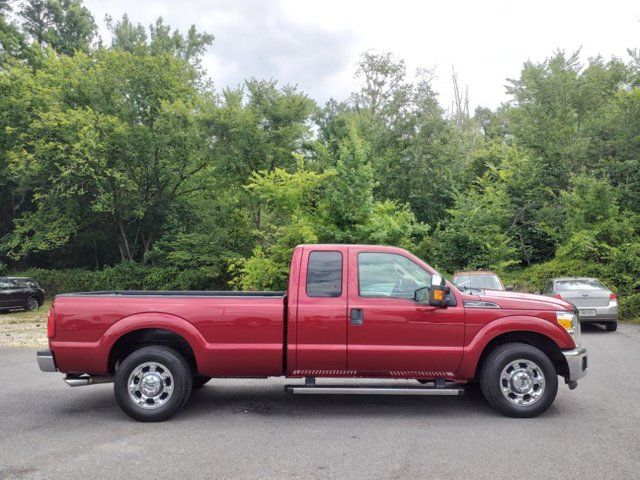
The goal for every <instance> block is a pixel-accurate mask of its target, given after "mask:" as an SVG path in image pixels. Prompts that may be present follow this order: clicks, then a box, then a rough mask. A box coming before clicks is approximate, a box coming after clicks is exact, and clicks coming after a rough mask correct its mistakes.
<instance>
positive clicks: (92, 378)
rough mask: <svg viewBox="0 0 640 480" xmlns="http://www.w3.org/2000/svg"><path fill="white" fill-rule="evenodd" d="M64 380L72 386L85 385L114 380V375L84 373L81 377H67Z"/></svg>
mask: <svg viewBox="0 0 640 480" xmlns="http://www.w3.org/2000/svg"><path fill="white" fill-rule="evenodd" d="M64 381H65V382H66V384H67V385H69V386H70V387H84V386H85V385H95V384H98V383H111V382H113V375H83V376H80V377H69V376H67V377H65V379H64Z"/></svg>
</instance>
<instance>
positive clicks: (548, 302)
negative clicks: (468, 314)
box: [462, 290, 573, 311]
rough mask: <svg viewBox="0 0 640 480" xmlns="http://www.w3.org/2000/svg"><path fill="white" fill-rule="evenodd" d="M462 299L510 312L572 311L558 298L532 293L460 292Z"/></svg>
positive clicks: (568, 304) (571, 307)
mask: <svg viewBox="0 0 640 480" xmlns="http://www.w3.org/2000/svg"><path fill="white" fill-rule="evenodd" d="M462 296H463V298H468V299H473V300H483V301H485V302H493V303H496V304H498V305H500V307H502V308H508V309H511V310H560V311H562V310H573V305H571V304H570V303H569V302H565V301H564V300H560V299H558V298H553V297H546V296H544V295H534V294H532V293H519V292H508V291H500V290H470V291H468V292H462Z"/></svg>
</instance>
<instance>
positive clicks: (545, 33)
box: [86, 0, 640, 108]
mask: <svg viewBox="0 0 640 480" xmlns="http://www.w3.org/2000/svg"><path fill="white" fill-rule="evenodd" d="M86 4H87V6H88V7H89V9H90V10H91V11H92V13H93V15H94V16H95V18H96V21H98V23H99V25H100V27H101V34H102V36H103V38H105V39H107V38H108V32H107V31H106V29H105V27H104V22H103V18H104V15H105V14H106V13H109V14H111V15H112V16H113V17H119V16H121V15H122V14H123V13H128V14H129V16H130V18H131V19H132V20H133V21H136V22H141V23H143V24H145V25H146V24H149V23H151V22H153V21H154V19H155V18H157V17H158V16H162V17H163V18H164V19H165V21H166V23H168V24H169V25H171V26H173V27H177V28H179V29H181V30H183V31H186V30H187V28H188V27H189V26H190V25H191V24H195V25H196V26H197V27H198V29H200V30H204V31H206V32H209V33H213V34H214V35H215V37H216V39H215V41H214V43H213V45H212V46H211V47H210V48H209V50H208V52H207V54H206V56H205V58H204V65H205V67H206V69H207V71H208V74H209V75H210V76H211V78H213V80H214V82H215V84H216V87H218V88H221V87H223V86H235V85H237V84H239V83H241V82H242V81H243V80H244V79H246V78H249V77H256V78H260V79H263V78H266V79H268V78H275V79H278V80H279V82H280V83H291V84H297V85H298V86H299V88H300V89H301V90H303V91H305V92H307V93H308V94H309V95H310V96H311V97H312V98H314V99H315V100H317V101H319V102H320V103H324V102H325V101H326V100H328V99H329V98H331V97H333V98H336V99H338V100H344V99H346V98H347V97H348V95H349V93H350V92H351V91H352V90H353V89H354V88H355V86H356V84H357V83H356V81H355V80H354V79H353V75H354V71H355V68H356V64H357V61H358V57H359V55H360V54H361V53H362V52H364V51H368V50H371V51H375V52H384V51H391V52H393V53H394V55H396V56H397V57H398V58H403V59H404V60H405V61H406V63H407V67H408V71H409V72H410V73H413V72H414V71H415V69H416V68H417V67H425V68H428V69H435V78H434V87H435V89H436V90H437V91H438V92H439V93H440V101H441V104H442V105H443V106H444V107H448V106H450V104H451V98H452V94H451V91H452V88H451V68H452V66H453V67H455V69H456V70H457V71H458V78H459V80H460V82H461V83H462V84H463V85H464V84H467V85H468V87H469V98H470V102H471V107H472V108H474V107H475V106H476V105H483V106H489V107H492V108H493V107H496V106H498V105H499V104H500V103H501V102H503V101H506V100H507V99H508V98H507V96H506V94H505V88H504V85H505V83H506V82H505V79H506V78H514V77H517V76H518V75H519V72H520V69H521V67H522V64H523V62H524V61H526V60H527V59H531V60H533V61H542V60H544V58H545V57H547V56H549V55H550V54H552V53H553V51H554V50H555V49H557V48H560V49H564V50H566V51H569V52H572V51H574V50H576V49H578V48H580V47H582V58H583V59H585V60H586V59H587V58H588V57H589V56H594V55H597V54H602V55H603V56H604V57H606V58H609V57H611V56H612V55H615V56H618V57H622V58H625V60H626V58H627V53H626V51H627V48H632V47H640V2H638V1H635V2H632V1H618V0H609V1H607V2H593V1H588V0H583V1H576V2H574V1H559V0H555V1H547V0H537V1H535V2H533V1H528V2H521V1H513V0H511V1H493V0H484V1H469V2H466V1H465V2H463V1H441V2H434V1H406V0H402V1H401V0H394V1H371V0H369V1H364V0H360V1H355V0H352V1H349V0H340V1H334V0H319V1H310V0H309V1H302V0H298V1H296V0H272V1H258V0H182V1H180V0H174V1H172V0H155V1H146V0H137V1H131V0H128V1H127V0H88V1H86Z"/></svg>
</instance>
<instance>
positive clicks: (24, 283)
mask: <svg viewBox="0 0 640 480" xmlns="http://www.w3.org/2000/svg"><path fill="white" fill-rule="evenodd" d="M43 303H44V290H42V289H41V288H40V286H39V285H38V283H37V282H36V281H35V280H34V279H33V278H28V277H0V310H10V309H14V308H23V309H25V310H29V311H30V312H33V311H35V310H37V309H38V308H39V307H40V305H42V304H43Z"/></svg>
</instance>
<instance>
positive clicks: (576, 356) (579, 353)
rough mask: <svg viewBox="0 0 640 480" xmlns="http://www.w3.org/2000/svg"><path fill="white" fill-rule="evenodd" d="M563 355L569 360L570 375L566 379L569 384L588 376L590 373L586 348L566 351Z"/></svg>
mask: <svg viewBox="0 0 640 480" xmlns="http://www.w3.org/2000/svg"><path fill="white" fill-rule="evenodd" d="M562 354H563V355H564V358H565V359H566V360H567V366H568V367H569V374H568V376H566V377H565V380H566V381H567V382H575V381H576V380H579V379H581V378H582V377H584V376H585V375H586V374H587V372H588V371H589V360H588V357H587V349H586V348H584V347H578V348H574V349H573V350H564V351H563V352H562Z"/></svg>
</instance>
